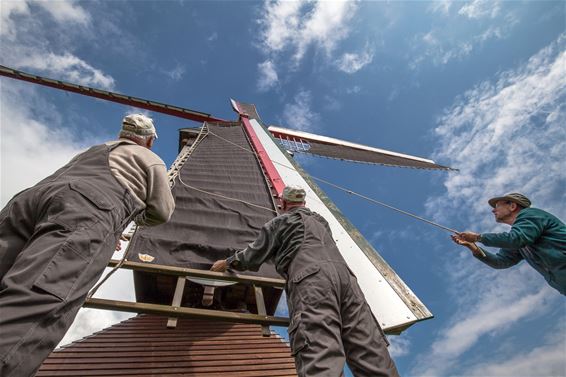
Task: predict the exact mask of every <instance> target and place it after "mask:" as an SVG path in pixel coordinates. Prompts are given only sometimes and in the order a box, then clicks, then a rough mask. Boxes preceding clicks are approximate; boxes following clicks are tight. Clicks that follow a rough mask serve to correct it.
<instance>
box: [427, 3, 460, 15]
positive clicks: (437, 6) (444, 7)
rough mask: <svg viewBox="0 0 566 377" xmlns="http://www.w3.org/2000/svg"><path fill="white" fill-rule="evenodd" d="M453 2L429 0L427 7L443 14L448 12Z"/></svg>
mask: <svg viewBox="0 0 566 377" xmlns="http://www.w3.org/2000/svg"><path fill="white" fill-rule="evenodd" d="M453 3H454V1H453V0H440V1H431V3H430V5H429V7H428V9H429V10H430V11H431V12H434V13H441V14H443V15H445V16H447V15H449V14H450V8H451V7H452V4H453Z"/></svg>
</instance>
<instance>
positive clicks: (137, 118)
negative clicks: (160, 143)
mask: <svg viewBox="0 0 566 377" xmlns="http://www.w3.org/2000/svg"><path fill="white" fill-rule="evenodd" d="M122 131H127V132H132V133H134V134H136V135H139V136H148V135H155V137H157V132H156V131H155V126H154V125H153V120H152V119H151V118H150V117H148V116H146V115H143V114H130V115H126V116H125V117H124V119H122Z"/></svg>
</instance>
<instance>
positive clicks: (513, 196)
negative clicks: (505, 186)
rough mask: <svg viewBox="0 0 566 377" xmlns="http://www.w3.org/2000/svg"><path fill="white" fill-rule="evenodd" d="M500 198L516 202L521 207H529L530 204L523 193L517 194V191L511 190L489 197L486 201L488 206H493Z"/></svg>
mask: <svg viewBox="0 0 566 377" xmlns="http://www.w3.org/2000/svg"><path fill="white" fill-rule="evenodd" d="M500 200H507V201H509V202H513V203H517V204H518V205H520V206H521V207H523V208H529V207H530V206H531V201H530V200H529V198H527V197H526V196H525V195H523V194H519V193H518V192H512V193H509V194H506V195H503V196H498V197H495V198H491V199H489V200H488V201H487V202H488V203H489V205H490V206H492V207H494V208H495V204H496V203H497V202H498V201H500Z"/></svg>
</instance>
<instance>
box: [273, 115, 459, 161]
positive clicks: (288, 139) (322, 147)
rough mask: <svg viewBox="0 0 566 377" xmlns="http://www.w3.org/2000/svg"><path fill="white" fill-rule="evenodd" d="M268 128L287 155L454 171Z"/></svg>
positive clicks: (380, 151)
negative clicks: (297, 153)
mask: <svg viewBox="0 0 566 377" xmlns="http://www.w3.org/2000/svg"><path fill="white" fill-rule="evenodd" d="M268 129H269V132H271V134H272V135H273V136H274V137H275V138H276V139H277V140H278V141H279V143H280V144H281V145H282V146H283V147H284V148H285V149H286V150H288V151H291V152H299V153H309V154H313V155H317V156H323V157H329V158H335V159H339V160H346V161H356V162H365V163H370V164H379V165H387V166H397V167H407V168H416V169H432V170H454V169H452V168H450V167H447V166H442V165H438V164H436V163H435V162H434V161H432V160H429V159H426V158H422V157H416V156H411V155H408V154H402V153H397V152H392V151H388V150H385V149H379V148H374V147H369V146H367V145H362V144H356V143H352V142H349V141H345V140H340V139H334V138H331V137H327V136H321V135H316V134H312V133H308V132H303V131H296V130H290V129H288V128H282V127H275V126H270V127H269V128H268Z"/></svg>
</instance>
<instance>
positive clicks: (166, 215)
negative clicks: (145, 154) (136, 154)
mask: <svg viewBox="0 0 566 377" xmlns="http://www.w3.org/2000/svg"><path fill="white" fill-rule="evenodd" d="M145 204H146V208H145V210H144V211H143V212H142V213H141V214H140V215H138V216H137V217H136V219H135V222H136V224H138V225H142V226H154V225H159V224H163V223H165V222H167V221H169V219H170V218H171V215H172V214H173V210H174V209H175V200H174V199H173V195H172V194H171V188H170V187H169V180H168V178H167V171H166V170H165V165H161V164H158V165H152V166H150V167H149V169H148V171H147V199H146V202H145Z"/></svg>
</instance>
